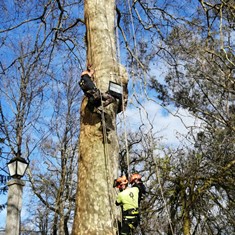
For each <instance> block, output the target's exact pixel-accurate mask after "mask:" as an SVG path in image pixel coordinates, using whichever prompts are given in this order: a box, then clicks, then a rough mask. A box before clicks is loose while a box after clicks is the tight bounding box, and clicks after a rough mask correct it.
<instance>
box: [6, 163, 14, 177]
mask: <svg viewBox="0 0 235 235" xmlns="http://www.w3.org/2000/svg"><path fill="white" fill-rule="evenodd" d="M8 170H9V173H10V176H13V175H15V174H16V162H11V163H10V164H8Z"/></svg>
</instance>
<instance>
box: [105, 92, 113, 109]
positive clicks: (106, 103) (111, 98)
mask: <svg viewBox="0 0 235 235" xmlns="http://www.w3.org/2000/svg"><path fill="white" fill-rule="evenodd" d="M114 101H115V98H114V97H112V96H111V95H108V98H107V99H106V100H105V101H104V103H103V106H104V107H106V106H108V105H109V104H111V103H113V102H114Z"/></svg>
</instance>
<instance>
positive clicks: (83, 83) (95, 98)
mask: <svg viewBox="0 0 235 235" xmlns="http://www.w3.org/2000/svg"><path fill="white" fill-rule="evenodd" d="M94 73H95V70H93V69H92V68H91V65H88V66H87V70H85V71H83V72H82V74H81V80H80V81H79V85H80V87H81V89H82V90H83V92H84V94H85V96H86V97H87V98H88V108H89V109H90V110H91V111H94V108H98V107H100V106H101V99H102V101H103V106H104V107H106V106H108V105H109V104H111V103H113V102H114V101H115V98H114V97H112V96H111V95H110V94H108V92H105V93H101V92H100V90H99V89H98V88H97V87H96V86H95V84H94V82H93V75H94Z"/></svg>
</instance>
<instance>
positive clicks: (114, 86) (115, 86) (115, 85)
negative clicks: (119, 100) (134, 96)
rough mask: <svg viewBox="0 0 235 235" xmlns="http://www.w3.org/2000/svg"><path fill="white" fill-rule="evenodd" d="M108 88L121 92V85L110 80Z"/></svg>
mask: <svg viewBox="0 0 235 235" xmlns="http://www.w3.org/2000/svg"><path fill="white" fill-rule="evenodd" d="M109 90H111V91H114V92H116V93H118V94H122V92H123V89H122V86H120V85H118V84H115V83H112V82H110V87H109Z"/></svg>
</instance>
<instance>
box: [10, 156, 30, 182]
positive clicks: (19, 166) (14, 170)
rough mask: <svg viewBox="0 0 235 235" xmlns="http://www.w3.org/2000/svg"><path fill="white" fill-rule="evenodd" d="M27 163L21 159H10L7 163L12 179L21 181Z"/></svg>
mask: <svg viewBox="0 0 235 235" xmlns="http://www.w3.org/2000/svg"><path fill="white" fill-rule="evenodd" d="M28 165H29V163H28V162H27V161H26V160H25V159H24V158H22V157H15V158H12V159H11V160H10V161H9V162H8V163H7V166H8V170H9V173H10V176H11V177H12V178H14V179H21V178H22V177H23V176H24V174H25V171H26V169H27V167H28Z"/></svg>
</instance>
